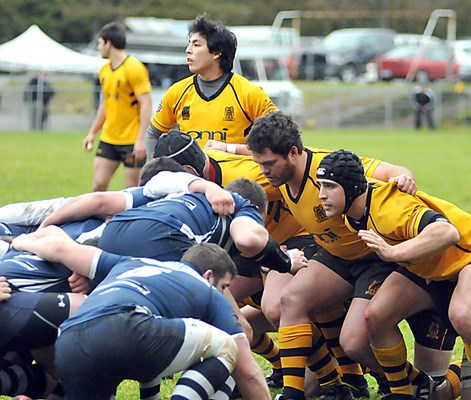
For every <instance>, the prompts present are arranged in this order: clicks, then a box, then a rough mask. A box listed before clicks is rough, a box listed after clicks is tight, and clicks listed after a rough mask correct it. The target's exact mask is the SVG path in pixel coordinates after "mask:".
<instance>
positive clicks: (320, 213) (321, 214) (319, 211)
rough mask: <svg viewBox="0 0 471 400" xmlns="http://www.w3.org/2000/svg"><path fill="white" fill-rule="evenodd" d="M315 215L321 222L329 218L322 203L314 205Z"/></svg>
mask: <svg viewBox="0 0 471 400" xmlns="http://www.w3.org/2000/svg"><path fill="white" fill-rule="evenodd" d="M313 210H314V215H315V216H316V221H317V222H318V223H319V222H324V221H325V220H326V219H327V215H326V214H325V210H324V207H322V204H319V205H318V206H314V208H313Z"/></svg>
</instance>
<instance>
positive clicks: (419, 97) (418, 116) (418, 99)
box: [410, 83, 436, 129]
mask: <svg viewBox="0 0 471 400" xmlns="http://www.w3.org/2000/svg"><path fill="white" fill-rule="evenodd" d="M435 97H436V96H435V93H434V91H433V90H432V89H430V88H428V87H427V85H425V84H424V83H422V84H420V85H418V86H416V87H414V89H413V90H412V95H411V97H410V102H411V105H412V108H413V109H414V110H415V125H414V126H415V129H420V127H421V126H422V117H424V116H425V118H426V119H427V123H428V126H429V128H430V129H435V123H434V121H433V107H434V106H435Z"/></svg>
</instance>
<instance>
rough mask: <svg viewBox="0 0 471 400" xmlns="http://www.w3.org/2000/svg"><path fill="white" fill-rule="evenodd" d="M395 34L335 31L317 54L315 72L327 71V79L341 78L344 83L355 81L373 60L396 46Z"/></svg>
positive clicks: (374, 30)
mask: <svg viewBox="0 0 471 400" xmlns="http://www.w3.org/2000/svg"><path fill="white" fill-rule="evenodd" d="M395 35H396V32H394V31H393V30H391V29H384V28H347V29H338V30H336V31H333V32H331V33H329V34H328V35H327V36H326V37H325V38H324V40H323V41H322V45H321V46H320V47H319V48H318V50H317V51H316V54H315V55H316V57H314V58H313V59H314V60H315V61H316V62H317V63H318V65H317V66H315V68H314V69H317V70H318V71H320V70H322V71H324V77H338V78H340V79H341V80H342V81H344V82H352V81H353V80H355V79H356V78H357V77H358V76H359V75H361V74H363V73H365V71H366V65H367V64H368V63H369V62H370V61H371V60H372V59H374V58H375V57H376V56H378V55H381V54H383V53H385V52H386V51H388V50H390V49H392V48H393V47H394V36H395ZM319 55H321V56H322V58H321V57H319ZM322 64H324V65H322Z"/></svg>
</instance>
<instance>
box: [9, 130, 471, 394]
mask: <svg viewBox="0 0 471 400" xmlns="http://www.w3.org/2000/svg"><path fill="white" fill-rule="evenodd" d="M84 136H85V133H84V132H81V133H78V132H77V133H51V132H0V143H1V145H0V146H1V149H2V157H1V161H0V182H1V183H2V190H1V192H0V205H4V204H8V203H11V202H18V201H30V200H39V199H45V198H51V197H58V196H64V195H65V196H74V195H77V194H80V193H85V192H88V191H89V190H90V188H91V179H92V167H93V153H85V152H83V151H82V150H81V141H82V139H83V138H84ZM303 136H304V142H305V144H306V145H309V146H313V147H320V148H327V149H331V150H336V149H338V148H344V149H350V150H352V151H355V152H357V153H358V154H360V155H364V156H370V157H375V158H379V159H381V160H385V161H389V162H392V163H395V164H400V165H403V166H406V167H408V168H410V169H411V170H412V171H413V172H414V174H415V176H416V180H417V184H418V187H419V189H421V190H424V191H426V192H428V193H430V194H433V195H436V196H439V197H443V198H445V199H447V200H449V201H451V202H453V203H455V204H457V205H458V206H460V207H461V208H463V209H464V210H466V211H468V212H470V211H471V192H470V190H469V188H471V174H470V173H469V169H470V162H469V149H470V148H471V135H470V134H469V130H466V129H464V128H450V129H438V130H436V131H427V130H423V131H415V130H398V131H381V130H379V131H371V130H368V131H361V130H348V131H345V130H344V131H330V130H327V131H320V130H306V131H305V132H304V133H303ZM122 185H123V174H122V170H119V171H118V173H117V174H116V176H115V177H114V178H113V181H112V184H111V189H112V190H119V189H121V188H122ZM403 331H404V333H405V335H406V343H407V345H408V348H409V355H410V357H412V354H413V353H412V352H413V339H412V337H411V335H410V332H409V331H408V329H407V328H406V327H403ZM460 349H461V348H460V345H458V346H457V350H456V351H457V356H459V351H460ZM258 360H259V363H260V364H261V365H262V366H263V368H264V369H265V370H268V369H269V367H268V365H267V364H266V363H265V362H264V361H263V360H262V359H260V358H258ZM172 384H173V382H170V384H168V383H165V384H164V385H163V396H162V399H166V398H169V393H170V391H171V385H172ZM3 399H6V398H3ZM117 399H118V400H134V399H138V390H137V385H136V383H135V382H131V381H126V382H123V384H122V385H121V386H120V389H119V391H118V396H117Z"/></svg>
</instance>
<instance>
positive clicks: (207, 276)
mask: <svg viewBox="0 0 471 400" xmlns="http://www.w3.org/2000/svg"><path fill="white" fill-rule="evenodd" d="M203 278H204V279H206V280H207V281H209V283H211V285H212V284H213V282H214V274H213V270H212V269H207V270H206V271H204V272H203Z"/></svg>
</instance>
